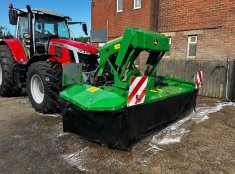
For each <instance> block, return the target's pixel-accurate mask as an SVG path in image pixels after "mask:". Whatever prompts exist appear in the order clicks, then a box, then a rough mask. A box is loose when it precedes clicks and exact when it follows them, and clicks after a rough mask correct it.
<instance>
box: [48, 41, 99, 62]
mask: <svg viewBox="0 0 235 174" xmlns="http://www.w3.org/2000/svg"><path fill="white" fill-rule="evenodd" d="M56 49H60V50H61V55H60V56H58V53H57V52H56ZM70 50H72V51H76V52H77V50H81V51H85V52H89V53H90V54H97V53H98V49H97V48H95V47H93V46H91V45H88V44H84V43H80V42H74V41H71V40H64V39H51V40H50V43H49V49H48V54H50V55H55V56H53V57H52V58H51V59H50V60H52V61H55V60H56V61H58V62H60V63H62V64H63V63H74V62H72V60H71V59H70V53H69V51H70Z"/></svg>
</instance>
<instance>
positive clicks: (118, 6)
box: [117, 0, 123, 12]
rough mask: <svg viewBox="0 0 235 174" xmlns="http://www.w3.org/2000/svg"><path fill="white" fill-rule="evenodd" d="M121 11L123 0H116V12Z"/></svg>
mask: <svg viewBox="0 0 235 174" xmlns="http://www.w3.org/2000/svg"><path fill="white" fill-rule="evenodd" d="M122 11H123V0H117V12H122Z"/></svg>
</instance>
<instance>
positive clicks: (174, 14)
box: [159, 0, 235, 60]
mask: <svg viewBox="0 0 235 174" xmlns="http://www.w3.org/2000/svg"><path fill="white" fill-rule="evenodd" d="M159 31H160V32H164V33H166V32H173V34H174V36H172V55H171V57H172V58H178V59H179V58H186V52H187V37H188V35H190V32H188V33H187V32H186V31H194V32H195V33H194V34H196V35H197V36H198V43H197V56H196V58H198V59H223V60H224V59H227V58H230V59H235V44H234V43H235V1H234V0H207V1H205V0H194V1H187V0H161V1H160V12H159ZM197 31H198V33H197Z"/></svg>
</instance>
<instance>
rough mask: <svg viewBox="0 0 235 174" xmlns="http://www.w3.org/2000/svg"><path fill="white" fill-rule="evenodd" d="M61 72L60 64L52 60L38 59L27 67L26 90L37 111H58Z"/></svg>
mask: <svg viewBox="0 0 235 174" xmlns="http://www.w3.org/2000/svg"><path fill="white" fill-rule="evenodd" d="M61 72H62V68H61V65H60V64H57V63H52V62H45V61H40V62H36V63H33V64H32V65H31V66H30V67H29V71H28V73H27V91H28V96H29V99H30V101H31V103H32V106H33V107H34V109H35V110H36V111H37V112H40V113H44V114H52V113H58V112H60V102H59V92H60V89H61Z"/></svg>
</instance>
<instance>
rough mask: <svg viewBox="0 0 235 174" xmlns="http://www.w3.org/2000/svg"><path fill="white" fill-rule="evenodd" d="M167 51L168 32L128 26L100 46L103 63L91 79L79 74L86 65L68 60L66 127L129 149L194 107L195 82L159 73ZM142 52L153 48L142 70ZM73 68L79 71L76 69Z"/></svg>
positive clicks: (64, 96) (64, 99)
mask: <svg viewBox="0 0 235 174" xmlns="http://www.w3.org/2000/svg"><path fill="white" fill-rule="evenodd" d="M168 50H169V40H168V38H167V37H165V36H164V35H161V34H158V33H155V32H151V31H146V30H141V29H136V28H127V29H126V31H125V33H124V36H123V37H120V38H118V39H116V40H113V41H110V42H108V43H107V44H105V45H104V47H102V48H101V49H100V50H99V55H100V62H99V67H98V70H97V73H96V74H95V75H94V77H91V79H90V82H89V83H88V84H82V80H81V77H80V76H79V74H81V73H80V72H81V69H82V68H81V67H82V66H81V65H71V64H70V65H65V66H64V76H63V83H64V86H67V88H66V89H65V90H64V91H62V92H61V93H60V97H61V99H62V103H61V105H62V117H63V127H64V131H65V132H73V133H76V134H78V135H81V136H83V137H85V138H87V139H89V140H92V141H97V142H100V143H101V144H105V145H108V146H109V147H116V148H120V149H129V148H130V147H131V144H132V142H133V140H135V139H136V138H138V137H140V135H142V134H144V133H146V132H148V131H150V130H152V129H154V128H156V127H158V126H159V125H162V124H163V123H167V122H169V121H172V120H176V119H179V118H181V117H183V116H185V114H187V113H189V112H191V111H192V109H193V107H194V106H195V101H196V96H197V91H198V90H197V89H196V88H195V83H194V82H191V81H187V80H184V79H179V78H172V77H166V76H157V75H156V69H157V65H158V64H159V62H160V60H161V58H162V57H163V55H164V53H165V52H166V51H168ZM142 51H147V52H149V56H148V58H147V62H146V65H147V69H146V71H145V72H144V74H143V75H142V74H141V72H140V71H139V70H138V69H137V68H136V66H135V63H134V61H135V60H136V58H137V57H138V56H139V54H140V53H141V52H142ZM66 66H68V67H66ZM74 68H75V69H77V73H72V72H71V71H73V70H72V69H74ZM71 74H73V76H72V77H70V75H71ZM75 74H77V75H75Z"/></svg>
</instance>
